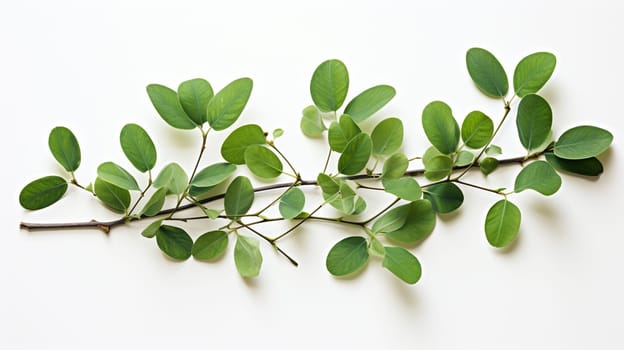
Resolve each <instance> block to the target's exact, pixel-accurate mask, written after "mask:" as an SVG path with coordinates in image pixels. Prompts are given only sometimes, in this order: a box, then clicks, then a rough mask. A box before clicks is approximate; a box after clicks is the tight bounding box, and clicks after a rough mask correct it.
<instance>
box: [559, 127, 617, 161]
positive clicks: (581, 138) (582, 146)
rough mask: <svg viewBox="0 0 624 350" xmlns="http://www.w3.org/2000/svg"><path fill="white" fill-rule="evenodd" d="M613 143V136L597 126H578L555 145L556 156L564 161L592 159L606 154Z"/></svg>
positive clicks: (562, 136) (567, 132)
mask: <svg viewBox="0 0 624 350" xmlns="http://www.w3.org/2000/svg"><path fill="white" fill-rule="evenodd" d="M611 142H613V134H611V133H610V132H608V131H607V130H605V129H601V128H598V127H595V126H588V125H583V126H577V127H575V128H572V129H570V130H567V131H566V132H564V133H563V135H561V137H560V138H559V140H558V141H557V142H556V143H555V148H554V152H555V155H556V156H557V157H559V158H563V159H585V158H591V157H595V156H597V155H599V154H600V153H602V152H604V151H605V150H606V149H607V148H609V145H611Z"/></svg>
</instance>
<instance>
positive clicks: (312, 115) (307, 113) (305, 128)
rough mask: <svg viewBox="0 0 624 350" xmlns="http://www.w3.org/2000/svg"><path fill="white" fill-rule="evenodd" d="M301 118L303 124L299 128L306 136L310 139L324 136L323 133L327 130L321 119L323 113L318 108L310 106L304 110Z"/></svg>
mask: <svg viewBox="0 0 624 350" xmlns="http://www.w3.org/2000/svg"><path fill="white" fill-rule="evenodd" d="M302 114H303V115H302V117H301V124H300V125H299V127H300V128H301V131H302V132H303V134H304V135H306V136H308V137H319V136H321V135H323V131H325V130H327V128H326V127H325V124H323V120H322V119H321V112H320V111H319V110H318V108H317V107H316V106H308V107H306V108H304V109H303V112H302Z"/></svg>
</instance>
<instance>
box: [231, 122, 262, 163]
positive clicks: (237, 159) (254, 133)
mask: <svg viewBox="0 0 624 350" xmlns="http://www.w3.org/2000/svg"><path fill="white" fill-rule="evenodd" d="M265 143H266V136H264V131H262V128H260V127H259V126H258V125H256V124H248V125H243V126H241V127H239V128H238V129H236V130H234V131H232V133H231V134H230V135H229V136H228V137H227V138H226V139H225V141H223V144H222V145H221V156H222V157H223V159H225V160H227V161H228V162H230V163H233V164H245V150H246V149H247V147H248V146H250V145H262V144H265Z"/></svg>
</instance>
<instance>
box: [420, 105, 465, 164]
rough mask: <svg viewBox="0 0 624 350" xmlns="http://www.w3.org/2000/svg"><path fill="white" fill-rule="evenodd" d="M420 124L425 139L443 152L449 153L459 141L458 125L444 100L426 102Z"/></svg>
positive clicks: (453, 150) (455, 147)
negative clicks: (425, 136)
mask: <svg viewBox="0 0 624 350" xmlns="http://www.w3.org/2000/svg"><path fill="white" fill-rule="evenodd" d="M422 125H423V129H424V130H425V134H426V135H427V139H429V142H431V144H432V145H433V146H435V148H436V149H437V150H438V151H440V152H441V153H443V154H451V153H453V152H455V150H456V149H457V144H458V143H459V126H458V125H457V121H455V118H453V112H452V111H451V108H450V107H449V106H448V105H447V104H446V103H444V102H441V101H434V102H431V103H430V104H428V105H427V106H426V107H425V109H424V110H423V113H422Z"/></svg>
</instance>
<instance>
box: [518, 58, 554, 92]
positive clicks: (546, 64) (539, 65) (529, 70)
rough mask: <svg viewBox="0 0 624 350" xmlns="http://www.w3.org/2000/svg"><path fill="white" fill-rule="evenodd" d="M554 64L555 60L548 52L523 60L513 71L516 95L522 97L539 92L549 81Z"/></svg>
mask: <svg viewBox="0 0 624 350" xmlns="http://www.w3.org/2000/svg"><path fill="white" fill-rule="evenodd" d="M556 64H557V59H556V58H555V55H553V54H552V53H550V52H536V53H534V54H531V55H528V56H527V57H525V58H523V59H522V60H521V61H520V63H518V65H517V66H516V70H515V71H514V77H513V84H514V90H515V91H516V95H518V96H519V97H524V96H525V95H527V94H533V93H536V92H537V91H539V89H541V88H542V86H544V84H546V82H547V81H548V79H550V76H551V75H552V74H553V71H554V70H555V65H556Z"/></svg>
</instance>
